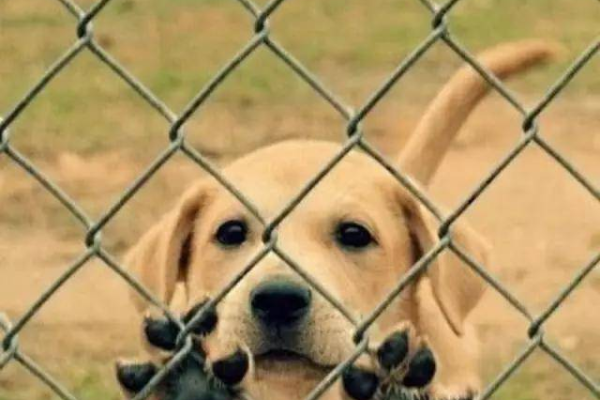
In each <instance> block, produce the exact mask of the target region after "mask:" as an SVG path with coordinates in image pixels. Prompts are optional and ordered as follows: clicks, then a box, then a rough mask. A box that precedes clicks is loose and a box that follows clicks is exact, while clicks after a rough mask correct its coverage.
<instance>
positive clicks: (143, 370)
mask: <svg viewBox="0 0 600 400" xmlns="http://www.w3.org/2000/svg"><path fill="white" fill-rule="evenodd" d="M155 374H156V367H155V366H154V365H153V364H150V363H143V364H119V365H117V379H118V381H119V383H120V384H121V386H123V388H125V390H127V391H129V392H131V393H138V392H139V391H140V390H142V389H143V388H144V386H146V385H147V384H148V382H150V380H151V379H152V377H153V376H154V375H155Z"/></svg>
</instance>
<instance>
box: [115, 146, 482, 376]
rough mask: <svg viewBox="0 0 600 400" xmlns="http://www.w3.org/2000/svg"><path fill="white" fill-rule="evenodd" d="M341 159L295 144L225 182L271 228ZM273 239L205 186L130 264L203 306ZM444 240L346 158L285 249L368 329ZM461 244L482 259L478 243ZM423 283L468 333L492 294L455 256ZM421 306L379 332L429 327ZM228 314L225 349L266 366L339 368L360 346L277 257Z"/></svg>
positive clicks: (287, 224) (409, 306) (359, 158)
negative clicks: (412, 324) (369, 320)
mask: <svg viewBox="0 0 600 400" xmlns="http://www.w3.org/2000/svg"><path fill="white" fill-rule="evenodd" d="M337 152H339V147H338V146H337V145H335V144H330V143H326V142H309V141H302V142H287V143H282V144H278V145H274V146H271V147H268V148H265V149H262V150H259V151H257V152H255V153H252V154H251V155H248V156H246V157H244V158H242V159H240V160H238V161H236V162H235V163H233V164H232V165H230V166H229V167H228V168H227V169H225V171H224V173H225V175H226V176H227V178H228V179H229V180H231V181H232V183H233V184H234V185H235V186H236V187H237V188H239V190H240V191H241V192H242V193H244V194H245V195H246V196H247V197H248V198H249V199H250V201H251V202H252V203H253V204H255V205H256V206H257V208H258V210H259V212H260V213H261V215H262V216H264V218H265V219H267V220H269V219H271V218H273V217H275V216H276V215H277V214H278V213H279V212H280V211H281V210H283V208H284V207H285V206H286V204H287V203H288V202H289V200H290V199H291V198H293V197H294V195H296V194H297V193H299V192H300V191H301V189H302V187H303V186H304V185H305V184H306V182H307V181H309V180H310V179H311V177H313V176H315V174H316V173H317V172H318V171H319V169H321V168H322V167H323V166H324V165H325V164H326V163H327V162H328V160H330V159H331V158H332V157H333V156H334V155H335V154H336V153H337ZM263 231H264V226H263V225H262V224H261V223H260V222H259V221H258V220H256V219H255V218H254V217H253V216H252V214H251V213H250V212H249V211H248V210H246V208H245V207H244V206H243V205H242V204H241V203H240V202H239V201H238V200H237V199H235V198H234V197H233V196H232V195H231V194H229V193H228V192H227V191H226V190H225V189H224V188H222V187H221V186H220V185H219V184H218V183H216V182H213V181H212V180H209V179H206V180H205V181H202V182H200V183H199V184H198V185H197V186H196V187H194V188H192V189H191V190H190V191H189V192H188V193H187V194H186V195H185V196H184V198H183V199H182V201H181V202H180V203H179V205H178V206H177V207H176V208H175V209H174V210H173V211H172V212H171V213H170V214H168V215H167V216H166V217H165V218H164V219H163V220H162V221H160V222H159V223H158V224H157V225H156V226H155V227H154V228H153V229H152V230H151V231H150V232H149V233H148V234H147V235H146V237H144V238H143V239H142V240H141V241H140V242H139V244H138V245H137V246H136V247H135V248H134V249H133V250H132V252H131V254H130V256H129V258H128V260H127V263H128V264H129V265H130V266H131V267H133V268H134V269H135V270H136V271H138V273H139V276H140V277H141V278H142V281H143V282H144V283H145V284H146V285H148V286H149V287H150V289H151V290H153V291H154V292H155V293H156V294H157V295H159V296H160V297H161V298H162V299H163V300H164V301H165V302H167V303H168V302H169V301H170V299H171V296H172V295H173V291H174V288H175V286H176V285H177V283H182V284H183V285H184V286H185V288H186V293H187V297H188V299H189V302H190V303H193V302H194V301H197V300H200V299H202V298H203V297H204V296H207V295H208V296H211V295H214V294H216V293H218V292H219V291H220V290H221V289H223V288H224V287H225V286H226V285H228V284H229V282H230V281H231V280H232V279H233V278H234V277H235V276H236V275H238V274H239V273H240V272H241V271H242V270H243V269H244V268H245V267H246V266H247V265H248V263H250V262H251V260H252V259H253V258H254V257H256V255H257V254H258V253H259V251H260V250H261V248H262V247H263V242H262V237H261V235H262V233H263ZM436 241H437V234H436V230H435V225H434V224H431V223H430V221H429V220H428V218H427V216H426V213H425V212H424V211H422V210H421V207H420V206H419V203H418V202H417V201H415V200H414V199H413V198H412V197H411V196H409V195H408V194H407V193H406V192H405V191H404V190H403V189H402V186H401V185H399V184H398V183H397V181H395V179H394V178H393V177H392V176H391V175H390V174H388V173H387V172H386V171H385V170H384V169H383V168H381V166H379V165H378V164H377V163H376V162H375V161H373V160H372V159H371V158H369V157H368V156H366V155H364V154H362V153H359V152H352V153H350V154H349V155H347V156H346V158H345V159H344V160H342V161H341V162H340V163H339V164H338V165H337V166H336V167H335V168H334V169H333V170H332V171H331V172H330V174H328V175H327V176H326V177H325V178H324V179H323V181H322V182H320V183H319V184H318V185H317V187H316V188H315V189H314V190H313V191H312V192H311V193H310V194H309V195H308V196H307V197H306V198H305V199H304V200H303V201H302V202H301V203H300V204H298V206H297V207H296V208H295V209H294V210H293V212H292V213H291V214H290V215H289V216H288V217H287V218H285V219H284V220H283V222H282V223H281V225H280V226H279V227H278V228H277V247H278V249H281V251H283V252H285V254H287V255H289V257H290V259H291V260H293V262H294V263H297V264H298V265H299V266H301V268H302V269H303V271H305V272H306V274H308V275H309V276H310V277H312V278H313V279H314V281H316V282H318V284H319V285H320V287H321V288H322V289H323V290H324V291H326V292H327V293H329V294H330V295H331V296H332V297H333V298H334V299H336V300H337V301H339V302H340V303H342V304H344V306H345V307H346V308H347V309H348V310H351V312H353V313H354V315H353V316H354V318H355V319H357V320H359V319H360V317H361V316H365V315H367V314H368V313H369V312H371V311H372V310H373V309H374V308H375V307H376V305H377V304H378V303H380V302H381V301H382V300H383V299H384V298H385V297H386V296H387V295H388V293H390V292H391V291H392V290H393V288H394V287H395V286H396V285H397V283H398V281H399V280H400V279H401V277H402V276H403V275H404V274H405V273H406V272H407V270H408V269H409V268H410V267H411V266H412V265H413V264H414V263H415V262H416V261H417V260H418V259H420V258H421V256H422V255H423V253H424V252H426V251H428V250H429V249H430V248H432V246H434V245H435V243H436ZM461 242H462V244H463V245H464V246H466V247H468V250H469V251H470V253H472V254H476V255H477V254H480V253H481V250H480V249H479V248H478V245H479V243H478V242H477V243H476V242H475V241H473V240H470V238H466V237H465V238H463V240H461ZM420 279H427V280H428V281H429V282H430V284H431V287H432V288H433V291H434V293H435V298H436V299H437V300H438V304H439V307H440V310H442V311H443V313H444V315H446V317H447V318H446V320H447V323H448V324H449V325H450V326H451V327H452V328H453V329H454V331H456V332H457V334H460V332H461V330H462V323H463V319H464V318H465V316H466V315H467V314H468V313H469V311H470V310H471V309H472V308H473V306H474V305H475V304H476V303H477V301H478V299H479V297H480V295H481V293H482V283H481V280H480V279H478V278H477V277H475V276H473V274H472V273H470V272H469V270H468V268H465V267H462V266H456V265H455V263H453V262H451V260H450V259H449V257H448V256H447V255H445V254H442V255H441V256H440V257H439V258H438V259H437V260H436V261H435V262H434V263H433V265H431V266H430V267H429V269H428V272H426V273H425V274H424V275H423V276H422V277H421V278H420ZM418 304H419V295H418V293H416V292H415V291H414V290H413V289H412V288H409V289H407V290H405V291H403V292H402V293H401V295H400V296H399V298H398V299H397V300H396V301H395V303H394V304H393V305H392V307H390V308H389V310H388V311H387V312H386V313H384V315H383V316H382V318H380V319H378V321H377V324H376V326H377V327H378V328H381V329H386V328H387V327H388V326H389V325H391V324H393V323H397V322H398V321H401V320H410V321H416V320H418V318H419V316H418V315H417V314H418V312H419V310H418ZM218 312H219V316H220V323H219V326H218V330H217V334H216V335H215V338H214V341H213V343H214V346H225V347H228V348H230V347H231V346H236V345H246V346H248V347H249V349H250V350H251V351H252V353H253V354H255V355H256V360H257V365H258V366H259V367H260V366H261V360H264V361H274V360H281V359H285V360H287V361H289V360H290V359H293V358H294V357H298V358H301V359H303V360H305V361H309V362H310V363H312V364H314V365H315V366H322V367H330V366H332V365H335V364H337V363H339V362H341V361H343V359H344V358H345V357H347V356H348V355H349V354H350V352H351V351H352V349H353V348H354V344H353V342H352V335H353V325H352V324H351V323H350V322H349V321H348V320H347V319H346V317H344V315H343V314H342V313H340V312H339V311H338V310H337V309H336V308H335V307H334V306H333V305H332V304H331V303H330V302H329V301H328V300H326V299H325V298H324V297H323V296H322V295H321V294H320V292H319V291H318V290H315V288H313V287H312V286H311V285H310V284H308V283H307V282H306V281H305V280H304V279H303V278H302V277H300V276H299V275H298V273H297V272H295V271H294V270H293V269H292V268H290V266H289V265H288V264H287V262H286V260H284V259H283V258H282V257H280V256H279V255H277V254H275V253H271V254H270V255H268V256H266V257H265V258H264V259H263V260H262V261H260V262H259V263H258V264H257V265H256V266H255V267H254V268H253V269H252V270H251V271H250V272H249V273H248V274H247V275H246V276H245V277H244V278H243V279H242V280H241V281H240V282H239V283H238V284H237V285H236V286H235V288H234V289H233V290H232V292H231V293H230V294H229V295H227V296H226V297H225V298H224V300H223V301H222V302H221V304H220V305H219V307H218ZM215 351H218V350H215ZM265 365H267V363H265Z"/></svg>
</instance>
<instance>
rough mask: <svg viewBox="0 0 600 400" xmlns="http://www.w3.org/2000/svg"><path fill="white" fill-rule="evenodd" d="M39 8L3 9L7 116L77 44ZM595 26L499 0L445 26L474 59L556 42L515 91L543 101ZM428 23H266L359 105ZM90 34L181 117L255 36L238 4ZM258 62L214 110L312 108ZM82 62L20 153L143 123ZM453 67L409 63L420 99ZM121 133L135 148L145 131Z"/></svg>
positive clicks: (111, 19) (343, 10)
mask: <svg viewBox="0 0 600 400" xmlns="http://www.w3.org/2000/svg"><path fill="white" fill-rule="evenodd" d="M36 3H37V2H35V1H23V2H11V3H10V5H9V4H2V5H0V25H2V31H1V32H0V50H2V53H3V54H9V55H10V57H8V58H5V59H6V60H8V62H6V63H3V65H1V66H0V72H2V75H3V77H4V81H3V82H4V84H3V85H0V113H4V112H6V111H7V110H9V109H10V108H12V106H14V104H15V102H16V101H17V100H18V99H19V98H20V97H21V96H22V95H23V94H24V93H25V92H26V91H27V89H28V88H29V87H31V85H32V84H33V83H34V82H36V81H37V80H38V79H39V77H40V76H41V74H42V72H43V70H44V68H45V67H46V66H48V65H49V64H50V63H52V62H53V61H54V60H55V59H56V58H57V57H58V56H59V55H60V54H61V53H62V52H63V51H64V50H65V49H66V48H67V47H68V46H69V45H70V44H71V43H73V41H74V40H75V36H74V32H75V24H74V21H71V20H70V19H69V16H68V15H67V14H66V13H65V12H64V10H61V8H60V7H58V6H54V7H47V6H45V7H39V6H37V5H36ZM85 4H86V5H87V3H85ZM598 18H600V10H599V9H598V7H597V4H596V3H595V2H593V1H580V2H572V1H569V0H545V1H537V2H533V1H532V2H522V1H519V0H506V1H505V2H502V4H501V5H500V4H499V3H497V2H493V1H490V0H481V1H478V2H461V3H459V4H458V5H457V6H456V8H455V9H453V10H452V12H451V13H450V16H449V18H448V20H449V26H450V29H451V31H452V33H453V34H454V36H455V37H457V38H458V39H459V40H460V41H461V42H463V43H465V44H466V45H467V47H468V48H469V49H470V50H472V51H474V52H476V51H478V50H479V49H481V48H484V47H486V46H489V45H491V44H494V43H498V42H501V41H505V40H512V39H516V38H522V37H544V38H548V39H553V40H558V41H560V42H562V43H564V44H565V45H566V46H567V47H568V48H569V49H570V52H569V54H568V56H567V57H566V58H565V61H564V62H563V63H560V64H558V65H554V66H551V67H549V68H545V69H543V70H541V71H540V72H537V73H534V74H532V75H530V77H529V78H527V80H525V81H524V84H527V85H530V86H532V87H533V88H538V89H539V90H538V91H541V90H543V88H545V87H547V86H548V85H549V84H550V83H552V82H553V81H554V80H555V79H556V78H557V77H558V76H559V75H560V73H561V72H562V71H563V70H564V68H565V67H566V66H567V64H568V63H569V62H571V61H572V59H573V58H574V57H575V56H576V55H577V54H578V53H579V52H580V51H581V50H582V49H583V48H585V46H586V45H587V44H589V42H591V41H592V40H593V39H594V37H595V36H596V34H597V32H596V31H597V26H596V24H595V21H597V20H598ZM430 20H431V15H430V13H429V12H428V11H427V10H426V9H425V8H424V7H422V5H421V4H419V3H418V2H398V1H392V0H380V1H378V2H377V3H376V4H375V3H372V2H368V3H367V2H364V1H356V0H331V1H327V2H322V1H317V0H307V1H306V2H288V3H285V4H283V5H282V6H281V8H280V9H278V10H277V12H276V13H275V14H274V15H273V16H272V18H271V21H270V22H271V31H272V36H273V38H275V39H276V40H277V41H278V42H280V43H282V44H283V45H284V47H285V48H286V49H287V50H289V51H290V53H292V54H293V55H294V56H295V57H296V58H298V59H299V60H300V61H301V62H303V63H304V64H305V65H306V66H307V67H308V68H309V69H310V70H311V71H313V72H314V73H315V74H316V75H317V76H318V77H319V78H321V80H323V81H324V82H326V83H328V84H329V86H331V85H332V84H333V85H334V88H335V87H337V88H339V89H338V91H340V90H341V91H342V94H344V92H343V90H344V87H348V86H349V87H352V88H356V87H364V90H361V91H360V95H359V96H360V98H361V99H362V98H364V96H365V95H366V94H367V93H368V91H369V90H371V89H372V88H373V83H372V82H371V81H372V80H373V77H374V76H375V77H377V78H376V79H375V80H376V81H380V78H379V77H380V76H385V75H386V74H387V73H389V72H390V71H391V70H392V69H393V67H395V66H396V65H397V64H398V62H399V61H400V60H401V59H402V57H403V56H405V55H406V54H408V52H409V51H411V50H412V49H413V48H414V47H415V46H417V45H418V44H419V43H420V42H421V41H422V40H423V39H424V38H425V37H426V36H427V35H428V33H429V32H430ZM574 21H575V22H574ZM94 25H95V31H96V34H97V37H98V38H99V40H100V39H102V40H101V42H102V43H104V45H105V46H106V48H107V50H108V51H109V52H110V53H111V54H114V55H115V57H116V58H117V59H118V60H119V61H121V62H122V63H123V65H124V66H125V67H127V69H129V70H130V71H131V72H132V73H133V74H134V75H136V76H137V77H139V78H140V80H141V81H142V82H143V83H145V84H146V85H148V87H149V88H150V89H151V90H152V91H153V92H155V93H156V94H157V95H158V96H159V97H160V98H161V99H163V100H164V101H165V102H166V103H167V104H168V105H169V106H171V107H172V108H173V109H174V110H181V109H182V108H183V106H184V105H185V104H187V103H188V102H189V100H190V99H191V97H192V96H193V95H194V94H196V93H197V92H198V90H199V89H200V88H202V87H203V85H205V84H206V83H207V82H208V81H209V80H210V79H211V77H212V76H214V74H216V73H217V71H218V70H219V69H220V68H221V67H222V66H223V65H224V64H225V63H226V62H227V61H228V60H229V59H230V58H231V57H232V56H233V55H234V54H235V53H236V52H237V51H239V49H240V48H241V47H242V46H243V45H244V44H246V43H247V42H248V40H250V38H251V37H252V35H253V20H252V18H251V17H250V16H249V14H248V13H247V12H246V11H245V10H244V9H243V8H242V7H240V6H239V4H237V3H236V2H235V1H196V0H176V1H175V0H158V1H153V2H150V3H147V4H146V3H143V4H141V3H139V2H138V1H134V0H129V1H122V2H112V3H110V4H109V5H108V6H107V8H106V9H105V10H103V11H102V13H101V14H100V15H99V17H98V19H97V20H96V21H95V23H94ZM84 53H85V52H84ZM258 53H259V54H260V55H259V56H251V57H250V59H249V61H248V62H247V63H244V64H243V65H242V67H241V68H240V70H239V71H236V72H235V73H234V74H233V75H232V77H231V78H228V81H230V82H233V83H232V84H229V85H228V86H229V87H228V88H227V89H221V88H219V89H218V90H217V93H219V97H218V98H217V101H218V102H219V103H220V106H221V107H223V108H225V109H235V107H237V106H239V105H240V104H241V105H242V106H244V107H255V106H256V107H258V106H260V107H261V108H262V109H266V108H268V105H269V104H273V103H277V104H279V105H282V104H284V105H285V104H287V105H288V106H290V109H294V108H296V107H297V105H298V104H304V103H308V104H310V103H311V102H312V101H313V99H314V97H313V96H312V95H310V96H309V95H307V93H309V92H310V90H311V89H310V88H308V87H307V86H306V85H305V84H304V83H303V82H301V81H300V80H298V79H297V78H295V77H294V78H292V77H293V72H291V71H290V70H289V69H287V67H285V66H283V65H282V63H281V61H280V60H278V59H276V58H275V57H274V56H273V55H272V54H270V52H269V51H268V50H266V49H262V50H259V52H258ZM82 57H86V58H87V59H86V60H85V61H84V62H81V61H79V60H76V61H75V63H74V65H73V66H69V68H68V69H67V71H68V72H65V73H62V74H61V76H59V77H57V78H56V80H55V82H52V83H51V85H50V87H52V88H53V89H52V90H50V91H51V92H52V93H50V94H44V95H42V96H40V99H39V102H41V101H42V98H44V97H45V99H44V100H43V102H44V106H43V107H40V109H39V110H38V111H36V112H29V111H28V112H27V113H26V114H25V115H24V116H23V119H24V121H23V122H22V125H19V130H23V131H24V132H25V133H19V135H21V136H24V138H23V142H25V143H26V145H28V146H29V147H31V148H43V149H44V152H45V151H46V150H47V148H44V147H39V146H40V145H41V146H43V143H45V142H46V141H44V140H40V135H42V137H52V139H51V140H52V141H53V143H54V144H55V145H57V144H61V143H67V142H68V145H69V146H73V148H74V149H78V150H81V149H85V151H93V149H95V148H97V147H98V146H99V147H100V149H106V148H107V147H111V146H112V147H114V146H116V145H120V144H121V143H120V142H119V141H118V140H117V141H114V142H112V141H110V140H106V135H107V134H109V132H113V131H116V132H117V133H120V136H123V133H122V132H120V131H121V130H122V129H123V128H122V126H123V124H121V123H120V120H121V121H122V120H123V119H125V118H144V117H143V116H138V115H135V116H130V115H129V114H127V113H126V112H123V111H122V110H123V109H126V108H127V105H126V103H129V102H131V101H132V100H131V99H132V98H133V97H135V96H136V95H135V94H132V92H131V90H130V89H129V88H127V87H126V85H124V84H123V83H117V82H118V81H119V78H117V77H115V76H114V75H113V74H112V73H111V72H110V71H108V69H107V68H106V67H105V66H103V65H102V64H100V63H98V61H97V60H92V57H91V56H89V55H88V56H82ZM253 58H258V59H259V61H253ZM457 63H458V60H457V59H456V57H455V56H454V55H452V54H451V53H450V52H444V53H443V54H442V53H440V54H438V53H436V52H434V59H433V61H432V59H428V60H425V62H423V63H419V64H418V71H417V72H418V74H419V75H418V76H423V85H418V86H419V87H418V90H419V91H420V92H421V91H427V90H428V88H429V87H431V88H435V87H438V85H439V83H440V82H438V81H437V80H439V79H442V78H443V77H445V76H447V74H445V73H440V71H450V70H451V69H453V68H455V66H456V64H457ZM100 70H102V71H100ZM284 70H285V71H284ZM528 88H530V87H529V86H528ZM411 90H415V89H411ZM599 90H600V75H599V74H594V73H592V72H588V71H584V72H583V73H582V74H581V76H578V77H577V78H576V79H575V80H574V82H573V83H572V85H570V86H569V90H568V93H570V94H573V95H592V94H593V93H597V92H598V91H599ZM403 97H404V98H405V99H408V98H410V97H414V96H412V95H411V94H410V93H407V94H405V95H404V96H403ZM417 97H418V96H417ZM359 101H360V100H359ZM405 101H406V100H405ZM35 103H38V100H36V102H35ZM232 107H233V108H232ZM103 115H111V116H112V117H109V118H104V117H103ZM117 116H119V117H117ZM90 121H94V123H93V124H90ZM57 132H60V134H58V133H57ZM82 132H85V134H82ZM127 134H128V135H133V136H134V137H136V138H138V140H139V139H141V138H144V137H145V135H147V134H148V133H147V132H146V131H144V132H134V133H132V132H130V131H129V132H127ZM38 153H40V152H38Z"/></svg>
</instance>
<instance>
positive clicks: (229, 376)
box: [212, 350, 250, 385]
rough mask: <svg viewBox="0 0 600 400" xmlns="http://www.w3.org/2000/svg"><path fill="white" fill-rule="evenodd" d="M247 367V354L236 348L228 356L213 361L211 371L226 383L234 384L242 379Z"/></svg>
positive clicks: (248, 365)
mask: <svg viewBox="0 0 600 400" xmlns="http://www.w3.org/2000/svg"><path fill="white" fill-rule="evenodd" d="M249 367H250V362H249V360H248V355H247V354H246V353H245V352H244V351H242V350H238V351H237V352H235V353H234V354H233V355H232V356H230V357H227V358H224V359H222V360H219V361H215V362H214V363H213V364H212V372H213V374H214V375H215V377H217V378H219V380H220V381H221V382H223V383H225V384H226V385H236V384H238V383H240V382H241V381H242V379H244V376H246V373H247V372H248V368H249Z"/></svg>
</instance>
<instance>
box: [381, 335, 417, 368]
mask: <svg viewBox="0 0 600 400" xmlns="http://www.w3.org/2000/svg"><path fill="white" fill-rule="evenodd" d="M408 336H409V335H408V330H404V331H402V332H395V333H393V334H392V335H390V336H389V337H388V338H387V339H386V340H385V341H384V342H383V344H382V345H381V346H380V347H379V349H378V350H377V360H378V361H379V365H381V367H382V368H384V369H385V370H387V371H390V370H392V369H394V368H396V367H398V366H399V365H400V364H402V362H403V361H404V360H405V359H406V356H407V355H408V350H409V343H408V340H409V339H408Z"/></svg>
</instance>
